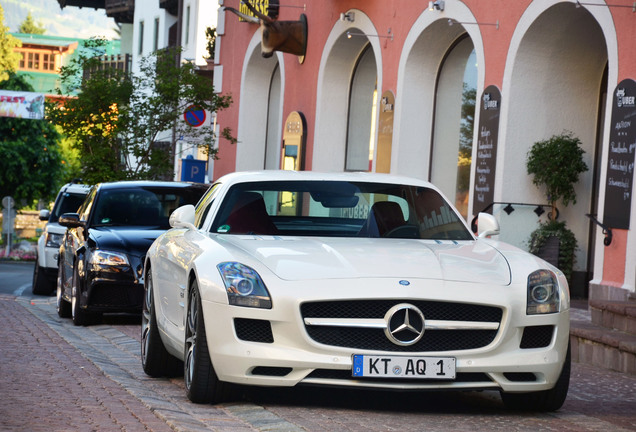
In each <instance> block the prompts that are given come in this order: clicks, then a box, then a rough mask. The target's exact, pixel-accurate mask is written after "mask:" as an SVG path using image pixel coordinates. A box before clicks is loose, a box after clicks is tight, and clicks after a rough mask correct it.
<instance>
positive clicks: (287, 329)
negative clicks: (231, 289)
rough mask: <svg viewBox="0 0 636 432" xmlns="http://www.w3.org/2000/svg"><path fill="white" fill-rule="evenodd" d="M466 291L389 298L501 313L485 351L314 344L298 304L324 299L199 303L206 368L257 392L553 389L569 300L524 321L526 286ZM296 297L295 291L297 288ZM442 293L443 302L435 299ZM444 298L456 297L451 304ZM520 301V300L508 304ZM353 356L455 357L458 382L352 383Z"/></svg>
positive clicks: (451, 287)
mask: <svg viewBox="0 0 636 432" xmlns="http://www.w3.org/2000/svg"><path fill="white" fill-rule="evenodd" d="M429 282H430V281H429ZM378 283H379V282H378V281H371V280H370V281H368V284H363V285H364V286H365V287H366V288H367V289H366V290H365V289H360V297H356V296H355V292H353V293H352V292H351V290H349V292H348V294H354V295H352V296H350V297H347V299H349V300H350V299H355V298H363V299H370V298H374V297H373V296H371V297H370V296H369V293H370V292H371V293H373V292H383V293H386V292H387V290H386V288H385V289H383V290H381V291H380V290H373V289H369V288H370V287H372V286H373V285H377V284H378ZM383 283H386V282H383ZM308 285H311V283H309V284H308ZM468 285H469V284H465V283H463V284H459V283H457V284H448V283H447V284H446V286H445V287H444V288H443V289H439V287H435V288H433V289H431V288H430V287H429V288H425V289H423V290H419V289H418V284H417V283H414V284H412V286H411V287H410V288H409V289H408V290H405V291H406V292H403V293H401V295H399V296H398V295H396V296H392V297H391V298H393V299H395V301H396V302H400V303H410V302H416V301H418V300H421V299H422V298H426V299H428V300H433V301H439V302H452V303H453V302H454V303H461V304H470V305H488V306H496V307H498V308H500V309H501V311H502V314H501V321H500V325H499V328H498V329H497V330H496V331H495V334H494V335H493V337H492V340H491V341H490V342H486V344H485V345H483V346H480V347H476V348H475V347H470V346H469V347H467V349H453V348H452V344H451V345H448V346H447V347H446V348H444V349H443V350H435V349H430V348H427V350H422V351H413V350H412V349H409V350H404V351H400V348H398V349H397V350H391V351H386V350H377V349H372V348H370V347H363V348H360V347H357V348H356V347H351V346H334V345H328V344H326V343H320V342H317V341H316V340H315V338H312V336H310V332H308V330H307V327H306V325H305V320H304V318H303V317H302V316H301V312H300V310H301V304H302V303H305V302H319V301H324V300H325V297H327V296H320V297H314V298H312V297H311V296H307V297H305V298H299V297H298V296H297V295H296V296H284V295H283V296H277V297H274V298H273V303H274V307H273V308H272V309H271V310H264V309H250V308H241V307H234V306H229V305H227V304H220V303H218V302H214V301H210V300H206V299H205V298H204V299H203V300H204V301H203V313H204V318H205V324H206V334H207V337H208V347H209V349H210V356H211V359H212V363H213V365H214V368H215V371H216V373H217V375H218V377H219V379H220V380H221V381H228V382H233V383H239V384H248V385H260V386H295V385H299V384H311V385H329V386H346V387H369V388H384V389H412V390H424V389H500V390H503V391H506V392H531V391H540V390H548V389H550V388H552V387H553V386H554V384H555V383H556V380H557V379H558V377H559V374H560V372H561V369H562V366H563V362H564V360H565V358H566V354H567V346H568V340H569V305H568V302H567V300H566V301H564V302H563V303H562V308H561V312H559V313H555V314H546V315H533V316H527V315H525V289H526V287H525V286H524V287H511V286H506V287H488V288H487V289H485V288H483V287H481V289H476V287H474V286H472V287H470V286H468ZM306 288H307V289H303V290H302V292H303V293H307V292H309V293H311V292H313V293H316V292H318V293H320V289H321V288H322V294H327V295H329V294H333V293H334V292H338V290H333V289H328V290H327V291H328V292H325V287H324V286H323V287H314V289H312V288H311V287H306ZM419 288H422V287H419ZM283 291H284V290H283ZM295 291H298V288H297V287H296V290H295ZM353 291H355V290H353ZM363 291H366V293H365V294H366V295H365V296H363V295H362V292H363ZM485 291H487V292H485ZM339 292H345V290H339ZM440 292H443V293H446V294H447V296H446V297H444V296H441V295H440V294H439V293H440ZM515 292H516V294H515ZM449 293H454V294H455V295H453V296H452V298H449V297H448V294H449ZM519 294H521V295H519ZM518 298H523V299H524V301H523V302H517V301H515V300H512V299H518ZM329 299H330V300H333V299H337V296H335V295H332V296H330V297H329ZM375 299H378V300H385V299H386V297H380V296H376V297H375ZM506 299H511V300H508V301H507V300H506ZM268 329H269V330H268ZM343 331H346V330H343ZM252 334H253V335H252ZM426 334H427V333H425V335H424V336H423V339H424V338H426ZM537 336H538V339H536V340H535V339H534V338H535V337H537ZM449 347H450V348H449ZM354 354H374V355H409V356H432V357H452V358H455V359H456V372H457V377H456V379H454V380H444V381H440V380H423V379H402V378H400V379H397V378H394V379H393V378H392V379H387V378H365V379H360V378H354V377H353V376H352V372H351V370H352V356H353V355H354Z"/></svg>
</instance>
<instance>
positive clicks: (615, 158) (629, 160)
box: [603, 79, 636, 229]
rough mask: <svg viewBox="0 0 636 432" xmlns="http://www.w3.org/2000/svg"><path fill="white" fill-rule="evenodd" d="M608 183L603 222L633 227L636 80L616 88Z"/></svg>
mask: <svg viewBox="0 0 636 432" xmlns="http://www.w3.org/2000/svg"><path fill="white" fill-rule="evenodd" d="M611 128H612V129H611V131H610V140H609V154H608V158H607V180H606V183H605V211H604V212H603V223H604V224H605V225H606V226H608V227H610V228H619V229H629V218H630V210H631V204H632V183H633V180H634V154H635V153H636V82H635V81H634V80H631V79H626V80H623V81H621V82H620V83H619V84H618V86H616V90H615V91H614V100H613V104H612V123H611Z"/></svg>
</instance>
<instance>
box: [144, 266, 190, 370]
mask: <svg viewBox="0 0 636 432" xmlns="http://www.w3.org/2000/svg"><path fill="white" fill-rule="evenodd" d="M144 284H145V287H144V292H145V295H144V303H143V307H142V314H141V364H142V366H143V369H144V372H145V373H146V374H147V375H149V376H151V377H174V376H179V375H181V374H182V373H183V362H182V361H181V360H179V359H177V358H176V357H174V356H172V355H170V353H168V351H167V350H166V347H165V346H164V345H163V341H162V340H161V336H160V335H159V328H158V327H157V316H156V313H155V305H154V287H153V284H152V273H151V272H150V271H148V272H147V274H146V277H145V282H144Z"/></svg>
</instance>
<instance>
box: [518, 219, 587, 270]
mask: <svg viewBox="0 0 636 432" xmlns="http://www.w3.org/2000/svg"><path fill="white" fill-rule="evenodd" d="M550 237H557V238H558V239H559V263H558V265H557V267H558V268H559V269H560V270H561V271H562V272H563V274H565V277H566V278H567V279H568V281H570V279H571V277H572V268H573V267H574V262H575V260H576V257H575V255H574V251H575V250H576V247H577V243H576V238H575V236H574V233H573V232H572V231H570V230H569V229H568V228H567V227H566V226H565V222H558V221H555V220H551V221H548V222H545V223H542V224H540V225H539V228H537V229H536V230H534V231H533V232H532V233H531V234H530V241H529V242H528V243H529V244H528V246H529V251H530V253H532V254H535V255H538V254H539V252H540V250H541V248H542V247H543V246H544V245H545V244H546V242H547V241H548V238H550Z"/></svg>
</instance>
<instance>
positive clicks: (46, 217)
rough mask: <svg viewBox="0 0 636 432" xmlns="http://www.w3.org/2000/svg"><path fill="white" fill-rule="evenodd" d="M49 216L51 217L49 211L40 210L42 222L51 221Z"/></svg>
mask: <svg viewBox="0 0 636 432" xmlns="http://www.w3.org/2000/svg"><path fill="white" fill-rule="evenodd" d="M49 216H51V212H50V211H49V210H47V209H44V210H40V220H41V221H45V220H49Z"/></svg>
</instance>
